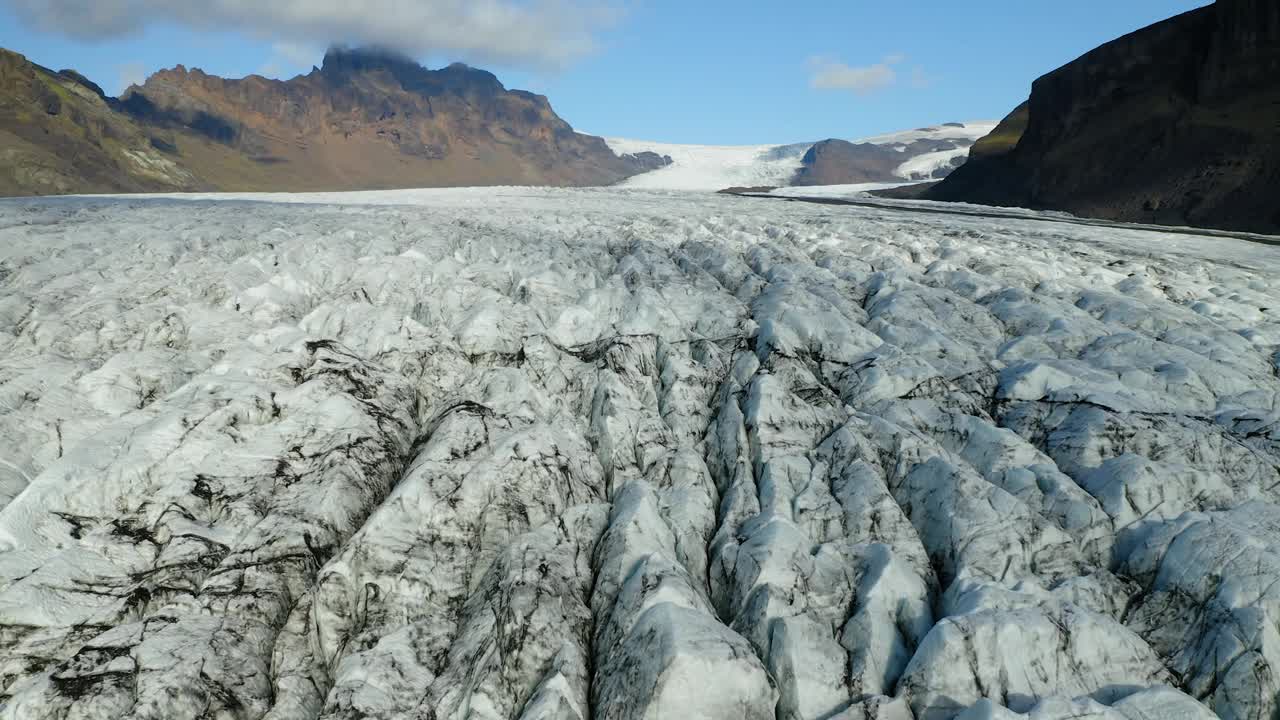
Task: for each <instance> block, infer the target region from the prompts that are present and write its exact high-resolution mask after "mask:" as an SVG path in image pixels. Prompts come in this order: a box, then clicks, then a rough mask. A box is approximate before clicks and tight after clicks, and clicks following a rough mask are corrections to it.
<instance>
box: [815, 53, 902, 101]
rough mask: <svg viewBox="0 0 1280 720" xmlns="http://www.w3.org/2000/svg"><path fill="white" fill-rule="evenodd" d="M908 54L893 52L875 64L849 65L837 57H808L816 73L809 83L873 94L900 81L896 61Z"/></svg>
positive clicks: (823, 87)
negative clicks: (893, 53)
mask: <svg viewBox="0 0 1280 720" xmlns="http://www.w3.org/2000/svg"><path fill="white" fill-rule="evenodd" d="M906 59H907V57H906V56H905V55H900V54H897V55H890V56H888V57H886V58H885V59H884V60H881V61H880V62H878V63H876V64H875V65H867V66H865V67H850V66H848V65H846V64H844V63H842V62H839V61H838V60H834V59H832V58H827V57H816V58H811V59H810V60H809V66H810V68H812V70H813V76H812V77H811V78H810V79H809V86H810V87H812V88H814V89H815V90H850V91H853V92H854V93H857V94H858V95H870V94H871V93H873V92H876V91H878V90H883V89H885V88H887V87H889V86H891V85H893V84H894V83H896V82H898V71H897V70H895V69H894V66H895V65H900V64H902V63H903V62H906Z"/></svg>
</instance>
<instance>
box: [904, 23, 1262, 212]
mask: <svg viewBox="0 0 1280 720" xmlns="http://www.w3.org/2000/svg"><path fill="white" fill-rule="evenodd" d="M1277 76H1280V5H1277V4H1276V3H1275V2H1272V1H1271V0H1218V1H1217V2H1215V3H1214V4H1213V5H1211V6H1208V7H1204V8H1201V9H1198V10H1194V11H1192V12H1189V13H1186V14H1184V15H1180V16H1178V17H1175V18H1171V19H1169V20H1166V21H1164V22H1161V23H1158V24H1156V25H1153V26H1151V27H1148V28H1145V29H1143V30H1139V31H1137V32H1135V33H1133V34H1131V35H1127V36H1125V37H1122V38H1120V39H1118V40H1115V41H1113V42H1110V43H1107V44H1106V45H1103V46H1102V47H1099V48H1097V49H1096V50H1093V51H1091V52H1089V53H1087V54H1085V55H1084V56H1082V57H1081V58H1079V59H1078V60H1075V61H1073V62H1071V63H1069V64H1067V65H1065V66H1063V67H1061V68H1059V69H1057V70H1055V71H1053V72H1052V73H1049V74H1048V75H1046V76H1044V77H1042V78H1040V79H1039V80H1037V81H1036V82H1035V84H1034V85H1033V86H1032V91H1031V98H1030V100H1029V101H1028V103H1027V105H1026V106H1025V107H1023V108H1019V109H1018V110H1017V111H1015V112H1014V113H1013V114H1012V115H1011V116H1010V117H1009V119H1007V120H1006V122H1005V123H1003V124H1002V127H1001V128H1000V129H998V130H997V131H996V133H995V135H996V137H994V138H993V140H992V142H989V143H988V146H989V147H988V148H987V149H988V150H990V151H992V152H989V153H988V154H987V157H986V159H984V160H983V161H981V162H972V163H970V164H969V165H967V166H965V167H964V168H963V169H961V170H958V171H957V172H955V173H954V174H952V175H951V177H949V178H947V180H946V181H944V182H942V183H941V184H939V185H938V186H937V187H936V188H933V189H932V190H930V191H929V192H928V193H927V194H926V197H928V198H930V199H935V200H948V201H964V202H974V203H981V204H988V205H1007V206H1020V207H1029V208H1035V209H1052V210H1065V211H1068V212H1072V213H1075V214H1078V215H1082V216H1087V217H1098V218H1106V219H1114V220H1123V221H1136V222H1149V223H1160V224H1174V225H1193V226H1202V227H1211V228H1221V229H1230V230H1246V231H1255V232H1270V233H1275V232H1280V206H1277V204H1276V201H1275V188H1276V187H1280V122H1278V121H1277V117H1280V116H1278V114H1277V108H1280V84H1278V83H1277V82H1276V77H1277ZM1019 128H1023V130H1022V131H1021V132H1018V129H1019ZM1015 141H1016V142H1015ZM978 154H979V153H977V152H976V153H975V157H977V155H978Z"/></svg>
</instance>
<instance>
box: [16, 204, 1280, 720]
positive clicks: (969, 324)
mask: <svg viewBox="0 0 1280 720" xmlns="http://www.w3.org/2000/svg"><path fill="white" fill-rule="evenodd" d="M289 199H290V200H292V201H293V202H292V203H280V202H267V201H264V200H265V198H262V197H258V198H256V200H255V199H254V198H252V197H243V198H240V199H235V198H230V197H223V198H219V199H191V200H175V199H145V198H71V199H56V200H55V199H49V200H13V201H4V202H0V506H3V509H2V510H0V718H4V719H5V720H45V719H53V718H58V719H61V718H69V719H74V720H90V719H99V718H103V719H105V718H141V719H146V720H153V719H154V720H162V719H163V720H195V719H197V718H218V719H224V718H226V719H232V718H234V719H249V720H259V719H269V720H286V719H288V720H301V719H308V720H309V719H312V718H325V719H332V720H338V719H343V720H346V719H354V718H386V719H390V718H417V719H420V720H446V719H448V720H461V719H463V718H468V719H474V720H550V719H557V720H587V719H588V718H592V719H595V720H666V719H686V718H688V719H697V720H743V719H744V718H746V719H750V720H761V719H765V718H779V719H783V720H870V719H874V720H944V719H950V718H961V719H963V720H981V719H988V720H989V719H998V720H1010V719H1015V718H1034V719H1035V720H1066V719H1067V718H1096V719H1107V720H1189V719H1195V720H1198V719H1201V718H1205V719H1208V718H1214V717H1221V718H1227V719H1229V720H1253V719H1257V718H1272V717H1275V714H1276V712H1277V693H1278V692H1280V632H1278V630H1277V627H1278V625H1277V620H1278V619H1280V505H1277V503H1280V424H1278V423H1277V418H1278V415H1280V377H1278V374H1280V355H1278V354H1277V353H1278V351H1280V248H1277V247H1271V246H1266V245H1261V244H1248V243H1245V242H1242V241H1239V240H1232V239H1223V238H1209V237H1205V238H1200V237H1191V236H1187V235H1171V234H1165V233H1160V232H1151V231H1140V230H1130V229H1114V228H1096V227H1084V226H1076V225H1068V224H1062V223H1054V222H1045V221H1040V220H1036V219H1032V218H1028V219H999V220H993V219H987V218H981V217H965V216H944V215H925V214H919V213H908V212H902V211H899V210H896V209H894V208H893V207H888V206H886V207H883V208H881V207H871V208H867V207H831V206H824V205H813V204H806V203H797V202H785V201H781V200H773V199H767V198H765V199H757V198H737V197H723V196H715V195H710V194H678V193H658V192H644V191H635V190H617V189H613V190H539V189H486V190H444V191H414V192H406V193H366V194H352V195H345V196H344V195H327V196H292V197H291V198H289ZM300 203H310V204H300Z"/></svg>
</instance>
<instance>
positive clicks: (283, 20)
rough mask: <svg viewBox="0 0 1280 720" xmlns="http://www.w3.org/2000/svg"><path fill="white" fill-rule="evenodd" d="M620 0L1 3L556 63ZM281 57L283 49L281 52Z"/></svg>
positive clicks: (91, 31)
mask: <svg viewBox="0 0 1280 720" xmlns="http://www.w3.org/2000/svg"><path fill="white" fill-rule="evenodd" d="M617 1H618V0H528V1H526V0H363V1H361V0H266V1H265V2H264V0H201V1H200V2H192V0H0V4H7V5H9V6H11V7H12V8H13V9H14V10H15V11H16V12H17V13H18V14H19V15H20V16H21V17H23V18H24V19H25V20H26V21H28V22H30V23H32V24H34V25H36V26H37V27H40V28H42V29H46V30H54V31H58V32H61V33H63V34H66V35H69V36H72V37H77V38H83V39H101V38H108V37H116V36H120V35H126V34H129V33H133V32H137V31H139V30H141V29H142V28H143V27H145V26H146V25H148V24H151V23H165V22H168V23H177V24H180V25H185V26H187V27H191V28H196V29H210V30H212V29H217V30H233V31H240V32H244V33H246V34H250V35H253V36H255V37H265V38H268V39H270V40H273V41H275V42H276V43H278V44H279V45H280V46H281V47H292V48H306V47H314V46H321V47H323V46H327V45H329V44H335V43H338V44H349V45H377V46H381V47H386V48H389V49H393V50H399V51H401V52H404V53H407V54H410V55H416V56H422V55H427V54H433V55H447V56H450V57H453V58H456V59H459V60H470V61H476V62H498V63H504V64H511V65H522V66H530V67H538V68H549V69H554V68H559V67H563V66H564V65H566V64H568V63H569V62H571V61H573V60H574V59H577V58H579V57H582V56H583V55H586V54H588V53H590V52H591V51H592V50H593V49H594V48H595V35H596V33H597V32H598V31H599V30H600V29H602V28H603V27H605V26H607V25H609V24H611V23H612V22H615V21H616V20H617V18H618V16H619V11H618V10H617V9H616V7H615V6H614V5H613V4H612V3H614V2H617ZM280 54H281V55H282V56H283V55H284V53H280Z"/></svg>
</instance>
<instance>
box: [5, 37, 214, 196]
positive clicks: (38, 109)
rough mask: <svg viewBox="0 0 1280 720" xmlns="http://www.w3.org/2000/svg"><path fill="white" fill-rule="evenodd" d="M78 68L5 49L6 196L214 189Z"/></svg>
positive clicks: (162, 138)
mask: <svg viewBox="0 0 1280 720" xmlns="http://www.w3.org/2000/svg"><path fill="white" fill-rule="evenodd" d="M168 135H169V134H167V133H165V134H153V133H149V132H147V130H146V129H145V128H142V127H139V126H138V124H137V123H135V122H134V121H133V120H132V118H130V117H129V116H128V115H125V114H123V113H121V112H119V111H118V110H117V108H116V107H115V106H114V104H113V101H112V100H111V99H110V98H108V97H106V96H105V95H104V94H103V92H102V90H101V88H99V87H98V86H97V85H94V84H93V83H91V82H89V81H88V80H86V79H85V78H84V77H82V76H80V75H79V74H77V73H75V72H73V71H70V70H63V71H61V72H55V71H53V70H49V69H48V68H44V67H40V66H39V65H35V64H32V63H30V62H28V61H27V60H26V58H24V57H22V56H21V55H18V54H16V53H12V52H9V51H7V50H3V49H0V195H31V194H55V193H68V192H145V191H161V190H198V189H208V188H209V186H208V185H206V184H204V183H202V182H201V181H200V180H198V179H197V178H196V176H195V175H193V174H192V172H191V171H190V170H189V169H187V168H186V167H185V166H184V164H183V163H182V161H181V160H179V159H178V158H176V157H174V156H173V155H172V154H171V153H170V152H167V151H166V148H170V147H172V146H171V144H170V143H169V141H167V140H165V139H164V138H165V137H167V136H168Z"/></svg>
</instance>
